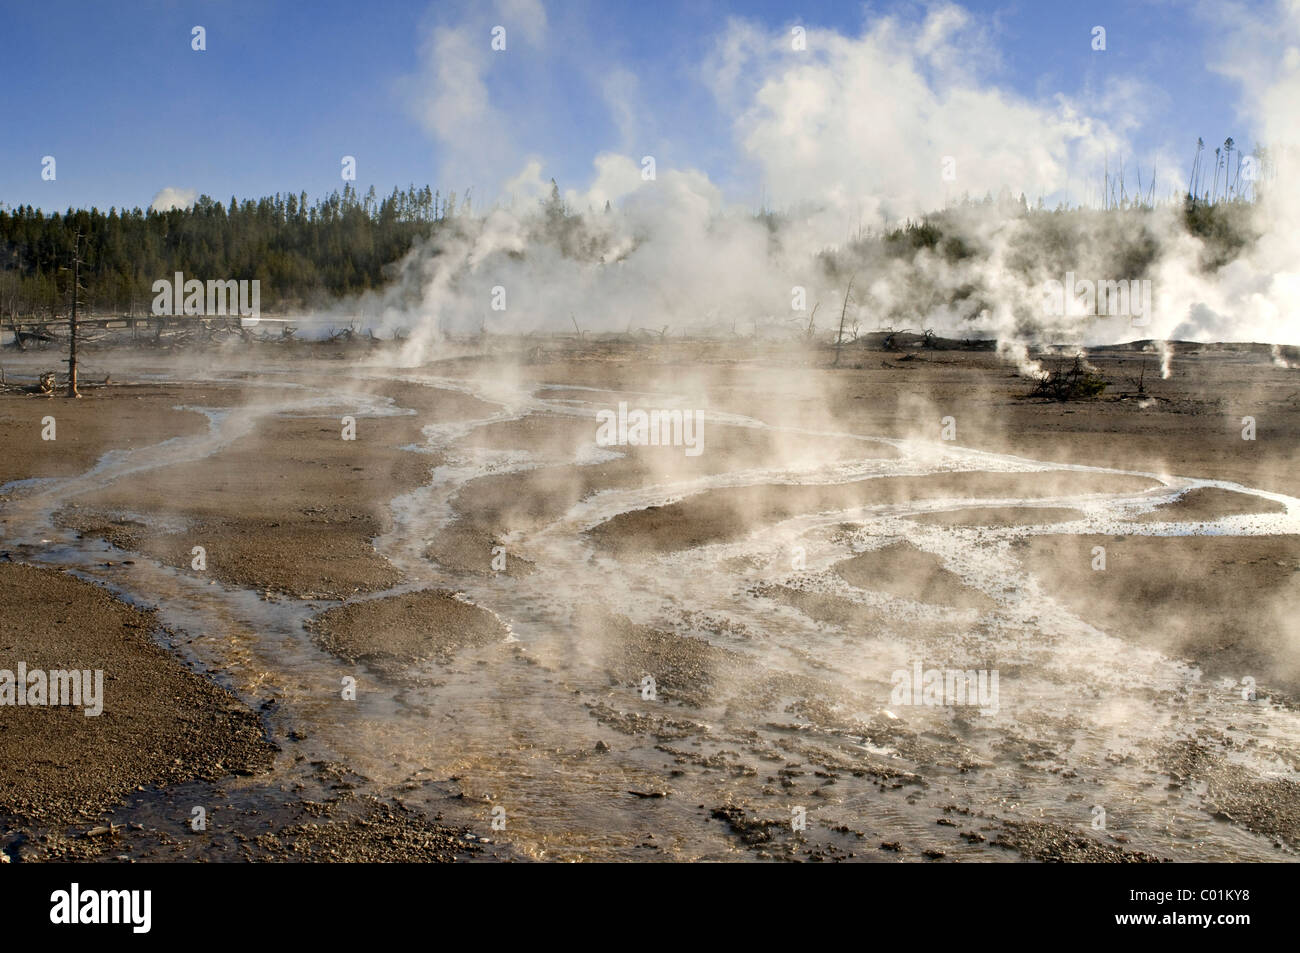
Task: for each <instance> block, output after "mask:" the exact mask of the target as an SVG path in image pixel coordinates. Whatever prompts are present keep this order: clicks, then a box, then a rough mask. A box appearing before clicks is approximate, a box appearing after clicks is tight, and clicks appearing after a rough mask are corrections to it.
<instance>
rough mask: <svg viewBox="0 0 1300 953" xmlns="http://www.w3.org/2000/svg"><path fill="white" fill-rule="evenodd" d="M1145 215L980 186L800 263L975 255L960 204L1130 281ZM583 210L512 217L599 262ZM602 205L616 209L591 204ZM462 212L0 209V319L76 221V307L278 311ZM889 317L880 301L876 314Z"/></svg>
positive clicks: (55, 296) (328, 204)
mask: <svg viewBox="0 0 1300 953" xmlns="http://www.w3.org/2000/svg"><path fill="white" fill-rule="evenodd" d="M1253 210H1254V202H1253V201H1245V200H1242V199H1233V200H1221V201H1219V202H1207V201H1201V200H1198V199H1192V198H1190V197H1188V198H1187V199H1185V200H1184V201H1183V202H1182V207H1181V208H1179V209H1177V210H1176V212H1177V214H1176V218H1175V220H1176V223H1177V224H1176V225H1175V228H1176V229H1177V230H1180V231H1182V232H1185V233H1187V234H1190V235H1193V236H1195V237H1197V238H1198V239H1200V240H1201V242H1202V246H1201V266H1202V268H1203V269H1204V270H1206V271H1207V272H1209V271H1213V270H1215V269H1217V268H1219V267H1222V266H1223V265H1224V264H1226V263H1227V262H1229V261H1231V260H1233V259H1234V258H1235V257H1236V256H1237V255H1239V254H1240V253H1241V251H1242V249H1243V248H1244V247H1246V246H1247V245H1249V244H1250V243H1251V242H1253V241H1254V239H1255V237H1256V235H1255V231H1254V228H1253V226H1252V222H1251V219H1252V214H1253ZM1156 212H1157V209H1156V208H1154V207H1153V206H1151V205H1148V204H1145V203H1141V202H1133V203H1129V204H1125V205H1122V206H1116V207H1111V208H1107V209H1096V208H1086V207H1073V208H1067V207H1065V206H1058V207H1057V208H1056V209H1050V210H1049V209H1045V208H1043V207H1042V205H1041V203H1040V204H1039V207H1038V208H1034V207H1032V206H1030V205H1029V204H1028V203H1027V202H1026V201H1025V200H1024V197H1023V196H1021V198H1020V199H1019V200H1018V201H1016V200H1012V199H1011V198H1010V196H1009V195H1008V196H1004V197H1000V198H999V199H997V200H994V198H993V196H992V195H987V196H985V198H984V200H983V201H982V202H981V201H978V200H973V199H970V198H964V199H963V200H962V201H961V202H958V203H954V204H953V205H952V206H950V207H948V208H945V209H943V210H940V211H937V212H933V213H931V214H929V215H927V216H924V217H922V218H921V219H920V220H918V221H907V222H905V223H903V224H901V225H896V226H894V227H892V228H886V229H884V230H883V231H875V230H869V231H864V232H860V233H859V234H858V235H856V236H855V237H854V238H853V239H852V240H850V241H849V242H847V243H845V244H844V245H841V246H839V247H836V248H831V249H825V250H822V251H820V252H818V253H816V254H813V255H811V256H810V259H811V261H810V263H814V264H815V265H816V266H819V268H820V271H821V273H822V274H823V275H824V276H825V277H827V278H829V279H831V280H834V281H840V280H845V281H847V279H848V277H849V276H851V275H854V274H857V273H859V272H867V273H870V272H871V271H873V270H878V269H882V268H886V267H887V266H888V263H889V261H890V260H891V259H907V260H911V259H913V258H915V257H916V256H918V255H920V254H922V253H925V254H931V255H937V256H941V257H942V258H944V259H946V260H947V261H948V262H950V263H952V262H959V261H961V260H963V259H975V260H979V259H981V258H983V257H984V256H986V255H987V254H989V249H988V248H986V247H983V246H982V244H981V242H980V240H979V238H978V234H979V231H980V230H979V229H971V228H970V227H969V225H968V224H966V222H967V221H968V220H969V217H970V215H972V214H979V215H993V216H994V217H995V218H998V219H1000V220H1005V221H1011V220H1020V221H1021V224H1023V226H1024V227H1023V228H1022V229H1020V230H1019V231H1018V233H1017V234H1018V237H1017V239H1016V240H1015V241H1014V242H1013V243H1012V246H1011V249H1010V250H1011V255H1010V257H1009V258H1008V259H1007V261H1006V263H1005V266H1006V267H1008V268H1010V269H1012V270H1013V271H1017V272H1021V273H1023V274H1024V275H1033V274H1036V273H1038V272H1039V271H1041V270H1043V268H1046V269H1047V270H1048V272H1049V273H1050V272H1051V271H1052V270H1053V268H1054V269H1055V271H1057V272H1059V273H1060V274H1064V273H1065V272H1066V270H1068V269H1069V267H1070V265H1071V262H1072V261H1074V260H1075V259H1076V258H1077V254H1078V249H1079V248H1080V247H1081V246H1082V245H1083V244H1084V243H1087V242H1097V243H1100V245H1101V246H1103V248H1104V250H1105V252H1106V254H1107V255H1108V257H1109V259H1110V263H1109V264H1108V265H1107V271H1106V273H1107V274H1116V275H1125V276H1130V277H1135V278H1140V277H1146V276H1147V275H1146V272H1147V269H1148V268H1149V267H1150V265H1151V264H1152V263H1153V262H1154V261H1155V260H1157V259H1158V257H1159V254H1160V243H1161V240H1162V239H1167V238H1168V237H1169V235H1168V234H1162V231H1163V227H1162V229H1156V228H1155V227H1154V224H1153V218H1154V217H1155V216H1156ZM596 214H598V213H595V212H594V211H589V213H588V215H587V216H584V215H583V214H582V213H580V212H578V211H576V210H574V209H571V208H569V207H568V206H567V204H566V203H565V202H564V201H563V200H562V199H561V197H560V192H559V189H558V187H557V186H555V185H554V183H552V187H551V194H550V197H549V198H548V199H544V200H541V201H540V202H539V203H538V208H537V209H536V210H534V211H533V213H532V214H531V215H530V217H529V218H528V226H529V227H528V235H529V241H530V242H531V243H533V244H537V243H544V244H549V245H552V246H553V247H554V248H556V249H557V250H558V251H559V253H560V254H561V255H563V256H564V257H566V258H572V259H576V260H579V261H583V262H586V263H589V264H592V265H593V266H594V267H600V266H603V265H604V264H605V263H606V258H605V255H604V254H603V251H604V243H603V240H602V237H601V235H602V232H601V229H599V228H595V227H593V226H594V222H595V220H594V219H593V218H591V216H592V215H596ZM603 214H604V215H611V214H618V213H617V212H615V211H614V210H612V209H610V208H609V207H607V208H606V209H605V210H604V212H603ZM755 218H756V220H758V221H760V222H762V223H763V224H764V225H765V226H766V228H767V230H768V237H769V247H777V246H779V245H780V243H781V241H782V240H783V235H784V233H785V228H786V225H787V218H788V216H787V214H784V213H778V212H771V211H766V210H765V211H762V212H759V213H756V214H755ZM457 219H459V222H456V221H454V220H457ZM472 220H473V219H472V213H471V210H470V207H469V202H468V198H466V200H465V201H463V202H462V204H461V205H460V207H459V208H458V207H457V204H456V196H455V193H451V194H449V195H447V197H446V198H445V199H444V198H443V196H442V195H441V193H440V192H432V191H431V190H430V189H429V187H428V186H426V187H424V188H423V189H417V188H415V187H414V186H411V187H410V188H408V189H407V190H406V191H405V192H402V191H401V190H398V189H394V190H393V192H392V194H391V195H389V196H388V197H386V198H384V199H382V200H381V199H378V198H376V196H375V190H374V188H373V187H371V188H370V190H369V191H368V192H367V193H366V195H365V196H364V197H362V196H360V195H359V194H358V193H357V192H356V190H354V189H353V188H352V187H351V186H347V187H345V188H344V189H343V192H342V193H341V194H340V193H339V192H334V193H332V194H331V195H330V196H328V197H327V198H324V199H321V200H318V201H317V202H316V203H315V204H311V205H309V204H308V200H307V195H306V193H305V192H304V193H299V194H298V195H293V194H287V195H281V194H279V193H277V194H276V195H274V196H268V197H265V198H261V199H257V200H252V199H247V200H244V201H243V202H242V203H241V202H238V201H237V200H236V199H234V198H233V197H232V198H231V200H230V202H229V204H223V203H221V202H218V201H216V200H214V199H212V198H209V197H208V196H206V195H205V196H200V197H199V199H198V200H197V201H196V202H195V203H194V204H193V205H192V206H190V207H188V208H181V209H173V210H170V211H165V212H161V211H154V210H149V211H141V210H140V209H138V208H137V209H133V210H131V211H122V212H119V211H118V210H117V209H109V211H108V212H107V213H105V212H101V211H99V210H98V209H93V208H92V209H90V210H88V211H87V210H73V209H69V210H68V211H67V212H64V213H61V214H60V213H52V214H46V213H44V212H42V211H41V210H39V209H33V208H32V207H31V206H30V205H29V206H20V207H18V208H15V209H5V208H3V207H0V316H5V317H9V316H13V317H28V316H43V315H63V314H66V313H67V311H68V310H69V307H70V303H71V288H72V278H71V273H70V271H69V270H68V269H69V267H70V265H71V263H72V260H73V245H74V242H75V238H76V236H77V235H78V234H80V235H81V237H82V245H81V253H82V261H83V265H82V267H81V289H82V290H81V294H80V296H79V299H78V300H79V303H80V307H81V308H82V309H84V310H86V311H89V312H98V313H106V314H128V313H133V314H145V313H148V312H149V310H150V307H151V304H152V301H153V297H154V294H153V290H152V289H153V283H154V282H155V281H158V280H159V279H165V280H167V281H169V282H170V281H172V279H173V276H174V275H175V273H176V272H182V273H183V274H184V276H185V277H186V278H187V279H190V278H197V279H199V280H200V281H208V280H214V279H215V280H220V281H227V280H231V279H234V280H240V279H249V280H253V279H255V280H258V281H260V282H261V286H260V293H261V298H260V303H261V307H262V309H263V310H268V311H279V312H282V313H283V312H286V311H295V310H306V309H310V308H312V307H315V306H325V305H327V304H329V303H331V302H335V301H337V300H339V299H340V298H345V297H347V296H350V295H357V294H360V293H363V292H366V291H368V290H371V289H378V288H382V287H384V286H386V285H388V284H389V283H390V282H391V281H392V280H393V279H394V278H395V277H396V276H397V270H398V262H400V261H401V260H402V258H403V257H404V256H405V255H406V254H407V252H409V251H410V250H411V249H412V247H413V246H415V245H416V244H417V243H421V244H422V243H426V240H427V239H430V238H431V237H433V236H434V235H435V233H436V232H438V231H439V230H441V229H447V228H455V227H456V226H457V225H462V224H468V223H469V222H470V221H472ZM427 247H428V249H429V250H430V251H431V252H436V250H437V247H438V242H437V241H430V242H427ZM634 247H635V246H634ZM511 254H522V253H516V252H512V253H511ZM623 254H624V255H627V254H630V252H628V251H627V250H626V249H625V250H624V252H623ZM1058 266H1059V267H1058ZM936 294H938V295H939V297H936ZM941 298H942V299H946V300H940V299H941ZM945 303H946V304H948V305H950V306H952V307H955V308H956V309H957V310H959V311H963V312H969V313H974V314H978V313H979V312H980V311H981V310H982V309H983V308H984V307H986V306H987V303H986V302H985V301H984V300H983V299H982V297H981V289H980V288H979V287H975V286H971V287H960V288H956V289H952V288H948V289H938V291H933V293H930V292H927V291H926V289H919V297H918V295H912V296H908V295H903V296H901V297H900V298H899V299H898V301H897V302H896V305H897V307H898V308H899V309H901V310H902V311H904V312H906V311H908V310H909V309H915V308H921V309H923V310H924V309H925V308H930V307H933V306H935V305H936V304H945ZM903 317H904V315H902V314H899V315H894V314H885V315H882V316H881V319H882V320H894V319H895V318H898V319H899V320H901V319H902V318H903Z"/></svg>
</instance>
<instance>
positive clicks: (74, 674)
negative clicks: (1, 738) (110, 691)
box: [0, 662, 104, 718]
mask: <svg viewBox="0 0 1300 953" xmlns="http://www.w3.org/2000/svg"><path fill="white" fill-rule="evenodd" d="M5 705H19V706H23V705H30V706H32V707H34V708H36V707H44V706H50V705H69V706H72V707H74V708H83V709H85V710H84V711H83V712H82V714H84V715H85V716H86V717H87V718H94V717H95V716H97V715H99V714H101V713H102V712H103V711H104V672H103V671H102V670H101V669H95V670H94V671H93V672H92V671H91V670H90V669H75V668H71V669H58V668H56V669H51V670H50V671H48V672H46V671H44V670H43V669H39V668H34V669H30V670H29V669H28V668H27V663H26V662H19V663H18V671H17V672H16V673H15V672H13V671H11V670H10V669H7V668H0V706H5Z"/></svg>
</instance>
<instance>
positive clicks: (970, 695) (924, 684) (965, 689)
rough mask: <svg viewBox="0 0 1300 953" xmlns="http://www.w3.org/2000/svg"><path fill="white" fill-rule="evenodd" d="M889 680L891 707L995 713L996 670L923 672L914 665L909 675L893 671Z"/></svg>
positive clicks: (908, 672) (919, 664)
mask: <svg viewBox="0 0 1300 953" xmlns="http://www.w3.org/2000/svg"><path fill="white" fill-rule="evenodd" d="M889 680H890V682H891V683H892V684H893V686H894V687H893V689H892V690H891V691H890V693H889V703H890V704H891V705H895V706H901V705H928V706H932V707H937V708H942V707H946V706H948V705H974V706H978V707H979V710H980V714H981V715H996V714H997V712H998V673H997V669H994V670H992V671H989V670H988V669H984V668H982V669H960V668H930V669H927V668H925V667H924V666H923V665H922V664H921V663H920V662H919V661H917V662H913V663H912V668H911V670H910V671H909V670H908V669H905V668H900V669H897V670H896V671H895V672H894V673H893V675H891V676H890V679H889Z"/></svg>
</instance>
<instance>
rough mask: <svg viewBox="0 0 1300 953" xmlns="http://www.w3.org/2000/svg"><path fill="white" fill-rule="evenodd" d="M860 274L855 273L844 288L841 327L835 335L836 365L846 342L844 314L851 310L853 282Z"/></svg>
mask: <svg viewBox="0 0 1300 953" xmlns="http://www.w3.org/2000/svg"><path fill="white" fill-rule="evenodd" d="M857 279H858V276H857V275H856V274H855V275H854V276H853V277H852V278H850V279H849V286H848V287H847V288H845V289H844V304H843V306H842V307H841V308H840V329H839V331H838V332H837V333H836V335H835V364H834V366H835V367H839V366H840V348H841V347H842V346H843V344H844V316H845V315H846V314H848V311H849V299H851V298H852V297H853V282H855V281H857Z"/></svg>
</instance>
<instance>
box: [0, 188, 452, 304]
mask: <svg viewBox="0 0 1300 953" xmlns="http://www.w3.org/2000/svg"><path fill="white" fill-rule="evenodd" d="M456 201H457V199H456V194H455V193H454V192H451V193H448V194H447V195H446V196H445V197H444V196H443V195H442V193H441V191H434V190H432V189H430V187H429V186H427V185H426V186H424V187H423V188H416V187H415V186H414V185H411V186H410V187H409V188H408V189H406V190H405V191H402V190H401V189H397V188H394V189H393V191H392V193H391V194H389V195H388V196H385V197H384V198H379V197H378V196H377V195H376V193H375V188H374V186H371V187H370V189H369V190H368V191H367V192H366V194H365V195H364V196H362V195H360V194H358V192H357V190H356V189H354V188H353V187H352V186H351V184H348V185H345V186H344V187H343V191H342V192H339V191H337V190H335V191H334V192H332V193H331V194H330V195H328V196H326V197H325V198H322V199H318V200H317V201H316V202H315V203H310V202H309V201H308V198H307V193H306V192H300V193H298V194H297V195H295V194H293V193H279V192H277V193H275V194H274V195H270V196H263V197H261V198H258V199H245V200H243V201H242V202H241V201H239V200H237V199H236V198H235V197H234V196H231V198H230V201H229V202H228V203H223V202H220V201H218V200H216V199H214V198H212V197H211V196H208V195H201V196H199V197H198V199H196V200H195V202H194V203H193V204H192V205H190V206H187V207H185V208H175V209H169V210H166V211H160V210H156V209H152V208H151V209H147V210H146V209H141V208H138V207H137V208H134V209H130V210H127V209H118V208H117V207H112V208H110V209H109V210H108V211H107V212H103V211H100V210H99V209H98V208H94V207H92V208H90V209H71V208H70V209H68V210H67V211H65V212H50V213H45V212H43V211H42V210H40V209H38V208H34V207H33V206H31V205H21V206H17V207H14V208H0V313H3V314H4V315H7V316H29V315H62V314H66V313H67V311H68V310H69V308H70V307H71V302H72V277H71V276H72V265H73V258H74V245H75V244H76V240H77V235H78V234H80V236H81V245H80V251H81V259H82V264H81V275H80V281H81V293H80V295H79V297H78V307H79V309H83V310H85V311H87V312H108V313H121V314H130V313H135V314H141V313H147V312H148V311H149V309H150V305H151V302H152V300H153V297H154V295H153V291H152V287H153V283H154V282H155V281H157V280H159V279H160V278H166V279H167V280H169V281H170V280H171V278H172V276H173V275H174V273H175V272H178V271H180V272H183V273H184V274H185V276H186V277H187V278H190V277H193V278H199V279H202V280H207V279H223V280H224V279H231V278H234V279H249V280H258V281H260V282H261V294H262V306H263V307H264V308H269V309H277V310H278V309H282V308H286V307H308V306H311V305H312V304H316V303H324V302H326V301H329V300H335V299H337V298H340V297H344V296H347V295H351V294H357V293H360V292H364V291H367V290H370V289H373V288H378V287H381V286H382V285H384V284H385V283H386V282H387V280H388V277H389V276H388V274H387V269H388V268H389V266H391V265H392V264H393V263H394V262H396V261H398V260H399V259H400V258H401V257H402V256H403V255H404V254H406V252H407V251H408V250H409V249H410V248H411V246H412V244H413V243H414V242H415V241H417V240H418V239H420V238H423V237H425V236H427V235H429V234H430V233H431V232H432V231H433V230H434V229H436V228H437V227H438V225H439V224H440V223H442V222H444V221H446V220H447V219H449V218H451V217H454V216H455V215H456V214H458V212H460V213H467V212H468V211H469V208H468V201H465V202H464V203H463V204H462V205H461V207H460V209H458V208H457V205H456Z"/></svg>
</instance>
